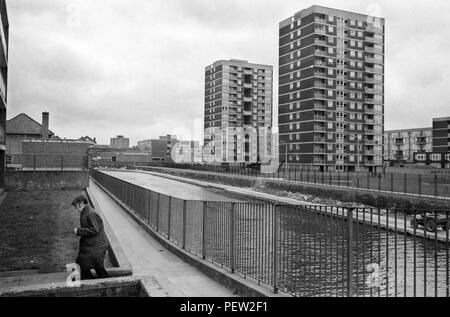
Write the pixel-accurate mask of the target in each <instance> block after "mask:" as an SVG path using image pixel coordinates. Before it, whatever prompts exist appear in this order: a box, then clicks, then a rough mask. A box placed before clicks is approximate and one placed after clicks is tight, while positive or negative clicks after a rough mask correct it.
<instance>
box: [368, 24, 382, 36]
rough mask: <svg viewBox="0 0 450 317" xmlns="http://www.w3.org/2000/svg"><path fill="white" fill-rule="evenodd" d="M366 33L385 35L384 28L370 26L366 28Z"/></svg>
mask: <svg viewBox="0 0 450 317" xmlns="http://www.w3.org/2000/svg"><path fill="white" fill-rule="evenodd" d="M366 31H367V32H371V33H375V34H383V27H379V26H373V25H368V26H366Z"/></svg>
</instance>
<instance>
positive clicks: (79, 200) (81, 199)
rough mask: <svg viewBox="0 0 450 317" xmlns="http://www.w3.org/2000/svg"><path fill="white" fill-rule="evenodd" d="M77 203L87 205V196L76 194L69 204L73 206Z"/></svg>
mask: <svg viewBox="0 0 450 317" xmlns="http://www.w3.org/2000/svg"><path fill="white" fill-rule="evenodd" d="M79 203H83V204H85V205H87V204H88V200H87V198H86V197H85V196H78V197H77V198H75V199H74V200H73V201H72V203H71V205H72V206H75V205H76V204H79Z"/></svg>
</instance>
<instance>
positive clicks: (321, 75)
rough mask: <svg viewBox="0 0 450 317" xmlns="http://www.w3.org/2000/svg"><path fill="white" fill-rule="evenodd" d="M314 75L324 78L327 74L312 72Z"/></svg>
mask: <svg viewBox="0 0 450 317" xmlns="http://www.w3.org/2000/svg"><path fill="white" fill-rule="evenodd" d="M314 76H315V77H324V78H326V77H327V75H326V73H324V72H317V71H316V72H314Z"/></svg>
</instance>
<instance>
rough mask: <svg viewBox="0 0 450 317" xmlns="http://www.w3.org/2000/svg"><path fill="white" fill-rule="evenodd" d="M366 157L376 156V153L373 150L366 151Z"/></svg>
mask: <svg viewBox="0 0 450 317" xmlns="http://www.w3.org/2000/svg"><path fill="white" fill-rule="evenodd" d="M364 155H366V156H375V151H373V150H368V151H364Z"/></svg>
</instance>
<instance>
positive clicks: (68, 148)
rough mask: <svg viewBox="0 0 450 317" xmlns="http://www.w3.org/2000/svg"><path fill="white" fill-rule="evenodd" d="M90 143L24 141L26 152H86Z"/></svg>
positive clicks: (23, 145) (24, 150)
mask: <svg viewBox="0 0 450 317" xmlns="http://www.w3.org/2000/svg"><path fill="white" fill-rule="evenodd" d="M88 146H89V144H88V143H67V142H64V141H63V142H27V141H24V142H22V153H24V154H86V153H87V148H88Z"/></svg>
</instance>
